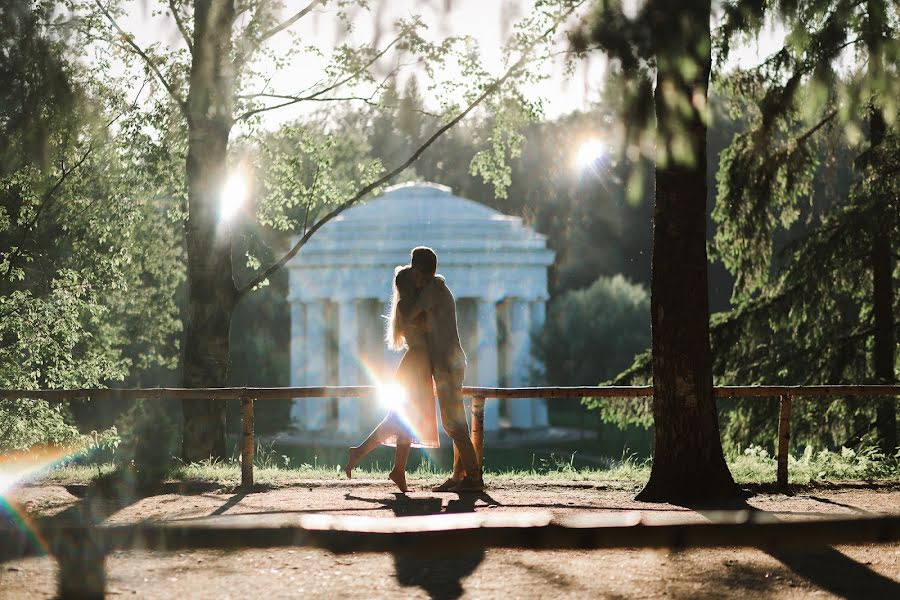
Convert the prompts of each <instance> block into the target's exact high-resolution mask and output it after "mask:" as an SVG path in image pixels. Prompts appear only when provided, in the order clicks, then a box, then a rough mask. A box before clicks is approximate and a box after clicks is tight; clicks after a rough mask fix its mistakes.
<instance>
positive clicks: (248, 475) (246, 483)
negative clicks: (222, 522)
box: [241, 398, 254, 489]
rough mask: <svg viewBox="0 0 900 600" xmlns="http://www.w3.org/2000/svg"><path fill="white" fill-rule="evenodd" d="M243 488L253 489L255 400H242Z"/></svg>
mask: <svg viewBox="0 0 900 600" xmlns="http://www.w3.org/2000/svg"><path fill="white" fill-rule="evenodd" d="M241 424H242V425H243V435H242V437H241V487H242V488H245V489H249V488H251V487H253V450H254V440H253V398H241Z"/></svg>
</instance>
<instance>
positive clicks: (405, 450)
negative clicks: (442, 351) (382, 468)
mask: <svg viewBox="0 0 900 600" xmlns="http://www.w3.org/2000/svg"><path fill="white" fill-rule="evenodd" d="M417 296H418V290H417V289H416V286H415V273H414V272H413V270H412V267H410V266H405V267H397V269H396V270H395V271H394V291H393V296H392V298H391V311H390V315H388V326H387V334H386V336H385V338H386V341H387V345H388V347H389V348H390V349H391V350H403V349H406V354H404V355H403V358H402V359H401V360H400V365H399V366H398V367H397V372H396V373H395V375H394V380H395V381H396V383H397V384H399V385H400V386H401V389H402V390H403V392H404V394H403V398H402V399H399V401H398V402H397V404H396V406H395V407H394V408H392V409H391V411H390V412H389V413H388V415H387V416H386V417H385V418H384V420H383V421H382V422H381V423H379V424H378V427H376V428H375V430H374V431H372V433H371V434H370V435H369V437H367V438H366V440H365V441H364V442H363V443H362V444H360V445H359V446H352V447H350V448H349V449H348V451H347V453H348V456H349V458H348V461H347V466H346V468H345V469H344V472H345V473H347V478H348V479H349V478H351V475H352V471H353V469H354V468H355V467H356V465H358V464H359V461H361V460H362V459H363V457H365V456H366V455H367V454H368V453H369V452H371V451H372V450H374V449H375V448H376V447H378V445H379V444H384V445H386V446H396V448H397V449H396V452H395V455H394V456H395V458H394V469H393V470H392V471H391V473H390V475H389V477H390V479H391V481H393V482H394V483H395V484H397V487H398V488H400V491H401V492H404V493H405V492H406V491H408V490H407V487H406V460H407V458H408V457H409V449H410V447H412V446H415V447H416V448H437V447H438V446H439V445H440V440H439V438H438V430H437V415H436V412H435V408H434V383H433V380H432V378H431V360H430V359H429V358H428V344H427V342H426V340H425V327H426V325H425V319H424V315H423V316H422V317H421V318H419V319H416V320H415V321H413V322H409V321H408V320H407V319H405V318H404V317H403V314H404V312H408V310H409V307H410V306H412V304H413V303H414V302H415V301H416V297H417Z"/></svg>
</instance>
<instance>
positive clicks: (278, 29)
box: [256, 0, 322, 46]
mask: <svg viewBox="0 0 900 600" xmlns="http://www.w3.org/2000/svg"><path fill="white" fill-rule="evenodd" d="M320 4H322V0H312V2H310V3H309V4H307V5H306V8H302V9H300V11H298V12H297V13H295V14H294V15H293V16H292V17H291V18H290V19H287V20H286V21H282V22H281V23H279V24H278V25H276V26H275V27H273V28H272V29H269V30H267V31H264V32H263V33H262V34H261V35H260V36H259V39H258V40H256V45H257V46H259V45H260V44H262V43H263V42H264V41H266V40H267V39H269V38H270V37H272V36H275V35H278V34H279V33H281V32H282V31H284V30H285V29H287V28H288V27H290V26H291V25H293V24H294V23H296V22H297V21H299V20H300V19H302V18H303V17H305V16H306V15H307V14H308V13H309V12H311V11H312V9H314V8H315V7H316V6H318V5H320Z"/></svg>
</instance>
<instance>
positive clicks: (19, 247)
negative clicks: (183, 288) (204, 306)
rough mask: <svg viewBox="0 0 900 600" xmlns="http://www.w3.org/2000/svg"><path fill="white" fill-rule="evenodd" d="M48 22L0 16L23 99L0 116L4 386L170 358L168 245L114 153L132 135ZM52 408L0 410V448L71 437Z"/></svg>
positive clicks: (175, 269)
mask: <svg viewBox="0 0 900 600" xmlns="http://www.w3.org/2000/svg"><path fill="white" fill-rule="evenodd" d="M58 20H59V17H58V16H57V15H55V13H54V11H53V7H52V6H49V5H44V4H38V5H36V6H34V7H30V6H19V7H18V10H10V11H3V13H2V14H0V28H2V35H0V40H2V44H3V46H4V53H5V54H6V56H8V57H9V60H6V61H4V73H3V76H4V78H6V79H5V81H7V82H9V81H16V82H17V84H18V86H19V89H20V90H21V91H23V92H24V93H23V94H16V95H14V96H7V97H4V99H3V102H2V104H0V128H2V134H0V156H3V157H4V161H3V163H2V164H0V273H2V279H0V387H5V388H20V389H32V388H53V387H94V386H103V385H105V384H106V383H107V382H110V381H121V380H123V379H125V378H126V377H128V376H129V375H131V374H133V373H135V372H137V371H141V370H144V369H148V368H150V367H153V366H162V367H165V368H170V367H173V366H174V365H175V364H176V361H177V356H178V345H177V341H176V340H175V339H174V337H173V336H175V335H176V334H177V333H178V332H179V331H180V329H181V324H180V320H179V318H178V311H177V307H176V305H175V289H176V288H177V286H178V285H179V283H180V281H181V280H182V278H183V267H182V265H181V252H180V246H179V243H178V239H177V237H176V236H175V230H174V228H173V226H172V224H171V223H170V222H169V221H168V220H167V219H166V218H165V215H164V212H163V211H162V210H160V208H159V207H158V206H157V205H156V204H155V203H153V202H151V201H149V199H151V198H153V194H152V190H153V189H154V185H155V182H154V181H152V180H151V179H150V177H149V176H148V175H147V173H148V172H150V171H151V170H149V169H148V170H143V169H141V168H139V167H140V164H141V162H142V161H146V157H144V156H142V154H141V151H140V148H135V147H132V146H131V145H126V144H124V143H123V142H124V141H125V139H127V138H132V137H138V136H139V132H140V128H141V124H140V123H139V122H136V121H135V120H134V114H133V108H134V107H133V104H132V103H131V102H130V101H129V99H128V98H126V97H125V96H124V95H123V94H121V93H119V92H117V91H116V90H115V89H112V88H110V87H109V86H108V85H107V83H108V82H107V81H106V80H105V79H104V74H103V71H102V69H100V70H93V71H87V70H85V69H84V68H83V67H81V66H79V65H78V64H77V63H76V62H74V61H71V60H70V57H69V55H68V52H69V45H68V41H67V39H66V38H64V37H61V36H60V35H59V34H58V33H57V31H58V30H57V29H56V28H55V27H54V25H58ZM4 89H10V88H9V86H5V88H4ZM37 98H41V100H40V101H39V100H37ZM36 106H40V107H41V109H40V110H35V108H36ZM135 167H138V168H135ZM142 192H143V193H142ZM145 194H146V195H145ZM66 408H67V407H66V406H63V405H53V406H51V405H48V404H47V403H46V402H43V401H38V400H30V401H23V402H17V401H4V402H2V403H0V423H2V426H0V446H2V447H12V448H22V447H28V446H31V445H33V444H36V443H41V442H43V443H47V442H54V443H60V442H64V441H67V440H70V439H72V437H73V436H74V434H75V429H73V428H72V427H70V426H67V425H66V424H65V422H64V416H65V413H66Z"/></svg>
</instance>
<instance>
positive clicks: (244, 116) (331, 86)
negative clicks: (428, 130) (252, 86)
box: [235, 37, 400, 122]
mask: <svg viewBox="0 0 900 600" xmlns="http://www.w3.org/2000/svg"><path fill="white" fill-rule="evenodd" d="M399 41H400V38H399V37H397V38H394V39H393V40H392V41H391V43H390V44H388V45H387V46H385V47H384V48H382V49H381V50H380V51H379V52H378V53H377V54H375V55H374V56H373V57H372V58H371V59H370V60H369V61H368V62H367V63H366V64H364V65H363V66H361V67H360V68H359V69H357V70H356V71H354V72H352V73H350V74H349V75H347V76H346V77H344V78H343V79H340V80H338V81H334V82H332V83H331V84H329V85H327V86H325V87H324V88H322V89H320V90H318V91H315V92H313V93H311V94H308V95H306V96H298V95H284V96H281V95H278V94H249V95H247V96H243V97H245V98H253V97H270V98H284V99H286V100H287V99H289V101H288V102H283V103H281V104H276V105H274V106H266V107H262V108H255V109H252V110H248V111H247V112H245V113H242V114H241V115H239V116H238V117H237V118H235V122H238V121H242V120H244V119H249V118H250V117H252V116H253V115H257V114H259V113H263V112H267V111H270V110H277V109H279V108H284V107H285V106H291V105H293V104H298V103H300V102H309V101H311V100H319V99H320V97H321V96H322V95H324V94H327V93H328V92H330V91H333V90H335V89H337V88H339V87H341V86H342V85H344V84H346V83H349V82H350V81H353V80H354V79H356V78H357V77H359V76H360V75H362V74H363V73H364V72H366V70H368V68H369V67H371V66H372V65H373V64H375V63H376V62H377V61H378V60H379V59H380V58H381V57H383V56H384V55H385V54H386V53H387V51H388V50H390V49H391V48H392V47H393V46H394V45H395V44H396V43H397V42H399ZM380 87H381V86H379V88H380ZM307 89H309V88H307ZM326 99H327V98H326ZM370 99H371V96H370Z"/></svg>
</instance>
